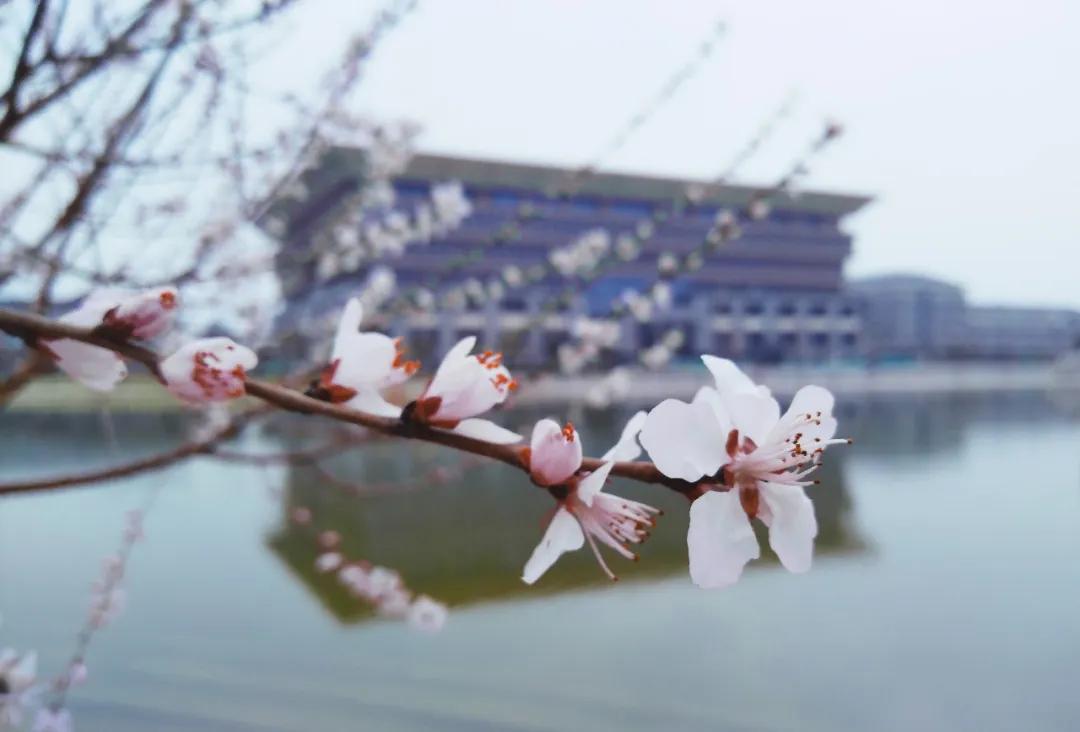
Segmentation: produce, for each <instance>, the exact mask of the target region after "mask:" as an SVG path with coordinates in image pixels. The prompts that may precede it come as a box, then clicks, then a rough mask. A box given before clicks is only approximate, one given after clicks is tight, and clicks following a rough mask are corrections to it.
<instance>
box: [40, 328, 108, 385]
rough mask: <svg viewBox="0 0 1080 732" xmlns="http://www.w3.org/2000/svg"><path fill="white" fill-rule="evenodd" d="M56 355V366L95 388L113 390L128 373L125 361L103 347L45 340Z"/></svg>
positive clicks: (76, 342) (67, 341)
mask: <svg viewBox="0 0 1080 732" xmlns="http://www.w3.org/2000/svg"><path fill="white" fill-rule="evenodd" d="M45 345H46V346H48V348H49V350H51V351H52V352H53V353H54V354H55V355H56V366H57V368H59V369H60V370H61V371H63V372H64V373H65V374H67V375H68V376H70V377H71V378H73V379H75V381H78V382H79V383H80V384H82V385H83V386H86V387H89V388H90V389H93V390H94V391H112V390H113V389H114V388H116V385H117V384H119V383H120V382H121V381H123V380H124V377H125V376H127V372H128V371H127V366H126V365H125V364H124V360H123V359H122V358H120V357H119V356H117V355H116V354H115V353H113V352H112V351H109V350H107V349H105V348H98V347H97V346H91V345H90V344H88V343H82V342H81V341H73V340H71V339H68V338H63V339H61V340H58V341H47V342H46V344H45Z"/></svg>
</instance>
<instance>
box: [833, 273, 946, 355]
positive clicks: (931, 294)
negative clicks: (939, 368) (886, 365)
mask: <svg viewBox="0 0 1080 732" xmlns="http://www.w3.org/2000/svg"><path fill="white" fill-rule="evenodd" d="M848 292H849V293H851V294H852V295H854V296H855V298H856V299H857V301H858V305H859V314H860V315H861V316H862V335H863V338H862V344H861V351H862V353H863V354H864V355H866V356H868V357H870V358H932V359H945V358H952V357H955V356H957V355H959V354H960V353H961V351H962V350H963V348H964V343H965V339H966V338H967V324H966V317H967V303H966V302H965V300H964V292H963V290H961V289H960V288H959V287H956V286H955V285H951V284H948V283H946V282H940V281H938V280H934V279H930V278H928V277H918V276H914V275H884V276H881V277H869V278H866V279H862V280H857V281H855V282H852V283H851V284H849V285H848Z"/></svg>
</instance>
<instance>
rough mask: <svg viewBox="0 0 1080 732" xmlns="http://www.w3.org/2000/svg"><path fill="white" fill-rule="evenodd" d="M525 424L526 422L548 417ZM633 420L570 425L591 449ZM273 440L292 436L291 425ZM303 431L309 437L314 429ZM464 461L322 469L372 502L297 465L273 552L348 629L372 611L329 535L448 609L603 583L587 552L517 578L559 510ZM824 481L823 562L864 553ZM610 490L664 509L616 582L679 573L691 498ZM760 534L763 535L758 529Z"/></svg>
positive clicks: (836, 489)
mask: <svg viewBox="0 0 1080 732" xmlns="http://www.w3.org/2000/svg"><path fill="white" fill-rule="evenodd" d="M524 416H525V418H526V422H528V421H529V418H531V417H537V418H538V417H541V416H544V414H543V413H542V412H540V413H536V414H533V415H524ZM629 416H630V413H626V414H613V413H610V412H602V413H600V412H585V413H583V414H581V415H580V416H579V419H578V420H577V421H576V423H575V424H576V425H577V427H578V429H579V431H580V432H581V434H582V435H583V436H584V439H585V444H586V446H598V450H602V449H604V448H603V446H605V445H608V444H611V443H612V442H613V441H614V440H615V439H617V437H618V434H619V431H620V430H621V429H622V425H623V424H624V422H625V420H626V419H627V418H629ZM278 432H279V433H282V434H285V435H292V433H291V431H290V430H289V429H288V428H287V427H285V428H279V430H278ZM304 432H305V435H306V436H307V438H308V439H311V438H312V433H311V429H310V426H307V427H305V429H304ZM286 439H288V440H289V441H291V440H292V439H294V438H293V437H292V436H290V437H289V438H286ZM836 452H837V453H839V452H840V451H839V450H838V451H836ZM830 457H832V456H830ZM461 459H462V458H460V457H458V456H455V455H454V454H452V453H448V452H447V451H445V450H442V449H440V448H435V447H430V446H425V445H408V446H402V445H400V444H394V443H388V442H381V443H379V442H376V443H373V444H371V445H368V446H366V447H364V448H363V449H362V450H360V451H357V452H354V453H350V454H346V455H343V456H340V457H338V458H336V459H334V460H332V461H328V462H329V463H330V464H329V465H328V468H329V469H330V470H332V471H333V473H334V474H335V475H336V476H347V477H348V479H349V480H350V481H354V482H356V483H358V484H359V485H360V486H361V487H362V486H363V485H364V484H365V483H367V484H376V485H378V486H379V494H378V495H370V496H355V495H349V493H348V492H346V491H344V490H342V487H341V485H339V484H336V483H331V482H328V481H327V480H325V479H324V478H323V477H322V476H320V475H319V474H318V473H317V472H316V471H315V470H313V469H311V468H309V467H304V466H294V467H292V468H291V469H290V470H289V472H288V477H287V480H286V486H285V490H284V494H283V506H282V511H281V516H282V518H281V521H280V524H279V526H278V527H277V528H276V529H275V530H274V531H273V532H272V533H271V535H270V536H269V538H268V541H267V543H268V546H269V547H270V549H271V550H272V551H273V552H274V553H275V554H276V555H277V556H279V557H280V558H281V560H282V561H283V562H284V563H285V564H286V565H287V566H288V567H289V569H290V570H291V571H292V572H293V573H294V574H295V576H296V577H297V578H298V580H299V581H300V582H301V583H303V585H304V586H305V587H306V588H307V589H308V590H309V591H311V592H312V593H314V594H315V595H316V596H317V597H318V598H319V600H320V602H321V603H322V604H323V605H324V606H325V607H326V608H327V609H328V610H330V612H332V613H333V614H334V615H335V616H336V617H337V618H338V619H340V620H341V621H343V622H354V621H358V620H362V619H364V618H367V617H370V616H371V611H370V610H369V609H367V608H366V607H364V606H363V605H361V604H360V603H358V602H357V601H356V600H355V599H354V598H353V597H352V596H351V595H350V594H349V593H348V592H347V591H346V590H345V589H344V588H343V587H342V586H341V584H340V583H339V582H338V581H337V580H336V579H335V578H334V577H333V576H332V575H327V574H323V573H320V572H318V571H316V569H315V558H316V557H317V556H318V554H319V552H320V549H319V543H318V540H317V539H318V535H319V533H321V532H324V531H328V530H330V531H335V532H337V533H338V534H339V535H340V536H341V550H342V553H343V554H344V555H346V556H348V557H353V558H364V559H367V560H369V561H371V562H374V563H377V564H385V565H388V566H391V567H394V568H395V569H397V570H398V571H399V572H401V573H402V575H403V576H404V577H405V579H406V581H407V583H408V584H409V585H410V586H411V587H413V588H414V589H416V590H417V591H420V592H424V593H427V594H429V595H432V596H434V597H437V598H439V599H440V600H442V601H444V602H447V603H449V604H451V605H466V604H472V603H477V602H483V601H490V600H501V599H507V598H512V597H516V596H522V595H537V594H540V593H553V592H563V591H567V590H572V589H578V588H581V587H585V586H590V585H606V584H610V581H609V580H608V579H607V578H606V577H605V576H604V575H603V574H602V573H601V572H600V570H599V569H598V567H597V566H596V563H595V561H594V559H593V557H592V555H591V554H590V552H588V551H587V550H583V551H580V552H572V553H570V554H568V555H564V556H563V558H561V559H560V560H559V562H558V563H557V564H556V565H555V567H554V568H553V569H552V570H550V571H549V572H548V573H547V574H546V575H545V576H544V578H543V579H542V580H541V581H540V582H539V583H538V584H537V585H536V586H534V587H528V586H526V585H525V584H524V583H522V582H521V580H520V576H521V569H522V567H523V565H524V563H525V560H526V559H527V558H528V556H529V553H530V552H531V551H532V549H533V547H534V546H535V545H536V542H537V541H538V540H539V538H540V536H541V534H542V533H543V521H544V520H545V518H546V517H547V516H548V515H549V513H550V510H551V508H552V506H553V505H554V504H553V502H552V500H551V498H550V497H549V496H548V495H547V493H546V492H544V491H542V490H540V489H538V488H535V487H534V486H532V485H531V484H530V483H529V482H528V480H527V478H525V476H524V475H522V474H519V473H517V472H515V471H512V470H510V469H508V468H507V467H506V466H503V465H491V464H471V463H470V464H468V466H467V467H466V469H464V470H463V471H460V472H459V471H458V470H455V467H454V466H455V465H456V464H457V463H456V462H455V461H460V460H461ZM433 465H434V466H439V467H442V468H443V469H444V470H446V472H448V473H452V474H455V475H460V477H459V478H458V479H456V480H453V481H450V482H446V483H444V484H440V485H425V484H423V480H421V481H419V483H418V481H417V480H416V476H417V475H424V474H430V473H431V472H432V471H431V466H433ZM820 477H821V480H822V484H821V485H820V486H817V487H816V488H812V489H811V490H813V491H814V498H815V506H816V511H817V517H818V523H819V527H820V530H819V536H818V541H817V549H818V553H819V554H821V555H827V554H834V553H840V552H847V553H850V552H857V551H861V550H863V549H864V548H865V546H866V541H865V540H864V539H863V538H862V537H861V536H860V534H859V531H858V528H857V526H856V524H855V520H854V511H853V506H852V501H851V496H850V493H849V491H848V489H847V485H846V482H845V479H844V469H843V457H842V455H837V457H836V458H835V459H830V460H827V461H826V463H825V465H824V466H823V468H822V469H821V471H820ZM388 482H389V483H396V484H397V485H398V490H397V491H396V492H393V493H388V492H386V489H385V488H384V487H383V486H385V485H386V484H387V483H388ZM610 490H611V491H612V492H614V493H616V494H618V495H625V496H626V497H628V498H633V499H635V500H641V501H646V502H649V503H652V504H653V505H656V506H658V507H659V508H662V509H663V510H664V512H665V515H664V516H663V517H662V518H661V519H660V522H659V525H658V526H657V528H656V530H655V531H654V532H653V536H652V538H650V539H649V541H648V542H646V543H645V544H644V545H643V546H642V547H640V550H639V553H640V555H641V561H640V562H637V563H634V562H625V561H623V560H622V559H621V558H619V557H613V558H611V559H609V561H610V563H611V567H612V569H613V570H614V571H615V572H616V573H617V574H618V575H619V577H620V581H624V582H625V581H637V580H642V579H649V578H657V577H664V576H669V575H673V574H685V573H686V571H687V565H686V562H687V560H686V528H687V523H688V520H689V517H688V513H687V510H686V509H687V503H686V500H685V499H684V498H683V497H681V496H679V495H677V494H674V493H671V492H669V491H665V490H663V489H660V488H657V487H656V486H642V485H638V484H635V483H633V482H630V481H624V480H619V479H616V480H614V481H612V487H611V488H610ZM300 507H303V508H307V509H309V510H310V511H311V513H312V521H311V523H310V524H309V525H299V524H297V523H296V522H294V521H291V520H290V517H291V516H292V515H293V512H294V511H295V510H296V509H297V508H300ZM756 528H757V529H758V530H759V531H760V530H761V529H762V528H763V527H760V526H757V527H756ZM759 538H760V539H762V540H763V541H762V546H763V547H765V560H764V561H766V562H775V558H774V557H773V556H772V555H771V553H769V551H768V549H767V547H768V543H767V541H764V538H765V535H764V532H763V531H762V532H761V534H760V537H759Z"/></svg>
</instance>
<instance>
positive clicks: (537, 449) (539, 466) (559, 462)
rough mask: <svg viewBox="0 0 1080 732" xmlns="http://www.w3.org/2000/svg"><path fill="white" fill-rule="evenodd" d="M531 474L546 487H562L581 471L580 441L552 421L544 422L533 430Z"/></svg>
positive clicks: (546, 420) (577, 437) (573, 434)
mask: <svg viewBox="0 0 1080 732" xmlns="http://www.w3.org/2000/svg"><path fill="white" fill-rule="evenodd" d="M530 448H531V458H530V464H529V471H530V472H531V473H532V477H533V479H535V480H536V481H537V482H538V483H541V484H543V485H560V484H562V483H565V482H566V481H567V480H568V479H569V478H570V476H572V475H573V474H574V473H576V472H577V470H578V468H580V467H581V455H582V451H581V437H580V436H579V435H578V433H577V432H576V431H571V432H570V437H569V439H568V438H567V435H566V434H564V432H563V428H562V427H560V426H559V423H558V422H556V421H555V420H553V419H542V420H540V421H539V422H537V423H536V426H535V427H533V433H532V441H531V444H530Z"/></svg>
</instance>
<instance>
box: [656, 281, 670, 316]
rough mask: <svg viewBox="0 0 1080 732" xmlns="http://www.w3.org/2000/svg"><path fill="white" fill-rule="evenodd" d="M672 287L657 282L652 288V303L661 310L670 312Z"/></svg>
mask: <svg viewBox="0 0 1080 732" xmlns="http://www.w3.org/2000/svg"><path fill="white" fill-rule="evenodd" d="M672 297H673V295H672V292H671V285H670V284H668V283H667V282H657V283H656V284H655V285H653V287H652V301H653V303H654V304H655V305H656V307H657V308H658V309H659V310H668V309H670V308H671V303H672Z"/></svg>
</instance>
